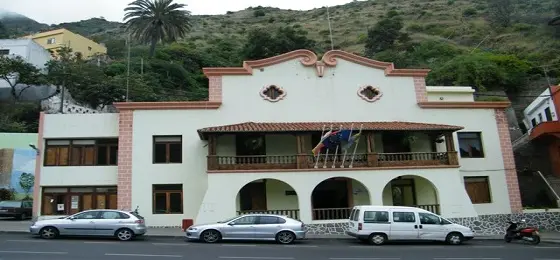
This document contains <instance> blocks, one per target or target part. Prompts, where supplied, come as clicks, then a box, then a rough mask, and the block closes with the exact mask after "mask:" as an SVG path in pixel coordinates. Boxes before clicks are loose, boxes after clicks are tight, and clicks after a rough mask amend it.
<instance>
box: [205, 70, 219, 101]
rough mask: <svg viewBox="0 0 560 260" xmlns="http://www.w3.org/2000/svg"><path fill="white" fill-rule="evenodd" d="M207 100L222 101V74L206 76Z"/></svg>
mask: <svg viewBox="0 0 560 260" xmlns="http://www.w3.org/2000/svg"><path fill="white" fill-rule="evenodd" d="M208 101H211V102H222V76H210V77H208Z"/></svg>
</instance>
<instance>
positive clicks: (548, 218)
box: [306, 211, 560, 236]
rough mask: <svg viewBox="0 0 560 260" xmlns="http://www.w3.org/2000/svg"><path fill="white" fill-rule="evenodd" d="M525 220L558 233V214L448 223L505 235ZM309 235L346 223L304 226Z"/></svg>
mask: <svg viewBox="0 0 560 260" xmlns="http://www.w3.org/2000/svg"><path fill="white" fill-rule="evenodd" d="M510 219H511V220H513V221H521V220H522V219H525V220H526V221H527V225H528V226H535V227H538V228H539V230H545V231H555V232H560V212H558V211H556V212H531V213H520V214H496V215H481V216H479V217H478V218H455V219H450V221H452V222H454V223H457V224H460V225H463V226H467V227H470V228H472V229H473V231H474V232H475V234H476V235H477V236H481V235H483V236H484V235H501V234H505V230H506V228H507V226H508V224H507V221H508V220H510ZM306 227H307V229H308V230H309V232H308V234H310V235H343V234H344V232H345V231H346V230H347V229H348V223H347V221H341V222H339V223H328V224H308V225H306Z"/></svg>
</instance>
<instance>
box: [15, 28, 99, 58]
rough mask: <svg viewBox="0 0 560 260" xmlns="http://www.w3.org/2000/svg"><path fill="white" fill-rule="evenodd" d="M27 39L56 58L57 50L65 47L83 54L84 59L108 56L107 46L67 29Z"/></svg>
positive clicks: (30, 36) (34, 35)
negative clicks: (97, 55)
mask: <svg viewBox="0 0 560 260" xmlns="http://www.w3.org/2000/svg"><path fill="white" fill-rule="evenodd" d="M25 38H28V39H33V40H34V41H35V42H36V43H38V44H39V45H41V46H43V47H44V48H45V49H47V50H49V51H50V52H51V53H52V54H53V56H55V57H56V50H57V49H59V48H61V47H63V46H66V47H70V48H72V50H73V51H74V52H75V53H81V54H82V57H83V58H84V59H86V58H89V57H91V56H93V55H95V54H107V48H106V47H105V46H103V45H101V44H99V43H96V42H94V41H92V40H90V39H88V38H86V37H84V36H81V35H79V34H76V33H73V32H71V31H69V30H66V29H58V30H53V31H48V32H42V33H37V34H33V35H28V36H25Z"/></svg>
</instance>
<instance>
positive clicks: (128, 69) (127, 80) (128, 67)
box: [126, 33, 130, 102]
mask: <svg viewBox="0 0 560 260" xmlns="http://www.w3.org/2000/svg"><path fill="white" fill-rule="evenodd" d="M126 42H127V44H128V54H127V65H126V66H127V68H126V102H128V85H129V82H130V79H129V78H130V33H129V34H128V40H127V41H126Z"/></svg>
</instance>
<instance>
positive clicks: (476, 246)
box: [472, 246, 504, 248]
mask: <svg viewBox="0 0 560 260" xmlns="http://www.w3.org/2000/svg"><path fill="white" fill-rule="evenodd" d="M503 247H504V246H472V248H503Z"/></svg>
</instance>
